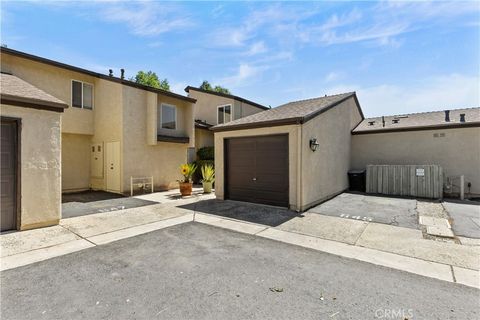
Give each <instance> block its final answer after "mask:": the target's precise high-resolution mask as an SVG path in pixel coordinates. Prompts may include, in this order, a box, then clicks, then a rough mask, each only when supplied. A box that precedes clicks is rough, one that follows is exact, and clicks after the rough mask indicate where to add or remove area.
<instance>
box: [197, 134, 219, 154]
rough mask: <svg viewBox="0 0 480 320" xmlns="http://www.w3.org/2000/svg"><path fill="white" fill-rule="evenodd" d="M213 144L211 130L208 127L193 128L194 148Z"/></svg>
mask: <svg viewBox="0 0 480 320" xmlns="http://www.w3.org/2000/svg"><path fill="white" fill-rule="evenodd" d="M214 145H215V142H214V139H213V132H212V131H210V130H208V129H195V149H196V150H198V149H200V148H203V147H213V146H214Z"/></svg>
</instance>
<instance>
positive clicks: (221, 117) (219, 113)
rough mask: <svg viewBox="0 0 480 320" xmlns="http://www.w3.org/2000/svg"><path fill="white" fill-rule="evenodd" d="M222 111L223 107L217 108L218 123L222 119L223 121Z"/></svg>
mask: <svg viewBox="0 0 480 320" xmlns="http://www.w3.org/2000/svg"><path fill="white" fill-rule="evenodd" d="M223 114H224V112H223V107H220V108H218V117H217V118H218V124H222V123H223V122H224V121H223V116H224V115H223Z"/></svg>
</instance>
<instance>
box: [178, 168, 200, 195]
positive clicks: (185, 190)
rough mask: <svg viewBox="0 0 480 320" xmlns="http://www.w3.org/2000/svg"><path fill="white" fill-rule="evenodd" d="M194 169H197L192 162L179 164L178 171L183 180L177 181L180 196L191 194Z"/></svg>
mask: <svg viewBox="0 0 480 320" xmlns="http://www.w3.org/2000/svg"><path fill="white" fill-rule="evenodd" d="M195 170H197V166H196V165H195V164H193V163H186V164H182V165H181V166H180V171H181V173H182V175H183V180H181V181H179V185H180V193H181V194H182V197H184V196H189V195H191V194H192V185H193V183H192V175H193V173H194V172H195Z"/></svg>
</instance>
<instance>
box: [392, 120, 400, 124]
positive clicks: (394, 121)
mask: <svg viewBox="0 0 480 320" xmlns="http://www.w3.org/2000/svg"><path fill="white" fill-rule="evenodd" d="M398 121H400V119H392V123H393V124H395V123H398Z"/></svg>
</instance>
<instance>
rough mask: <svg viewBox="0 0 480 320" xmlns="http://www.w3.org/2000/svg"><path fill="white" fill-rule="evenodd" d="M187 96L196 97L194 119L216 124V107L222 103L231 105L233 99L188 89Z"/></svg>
mask: <svg viewBox="0 0 480 320" xmlns="http://www.w3.org/2000/svg"><path fill="white" fill-rule="evenodd" d="M188 96H189V97H191V98H194V99H197V102H196V103H195V119H196V120H202V121H206V122H207V123H208V124H212V125H216V124H217V107H218V106H220V105H224V104H231V105H232V106H233V99H230V98H225V97H220V96H216V95H214V94H208V93H204V92H200V91H196V90H190V92H189V93H188Z"/></svg>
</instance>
